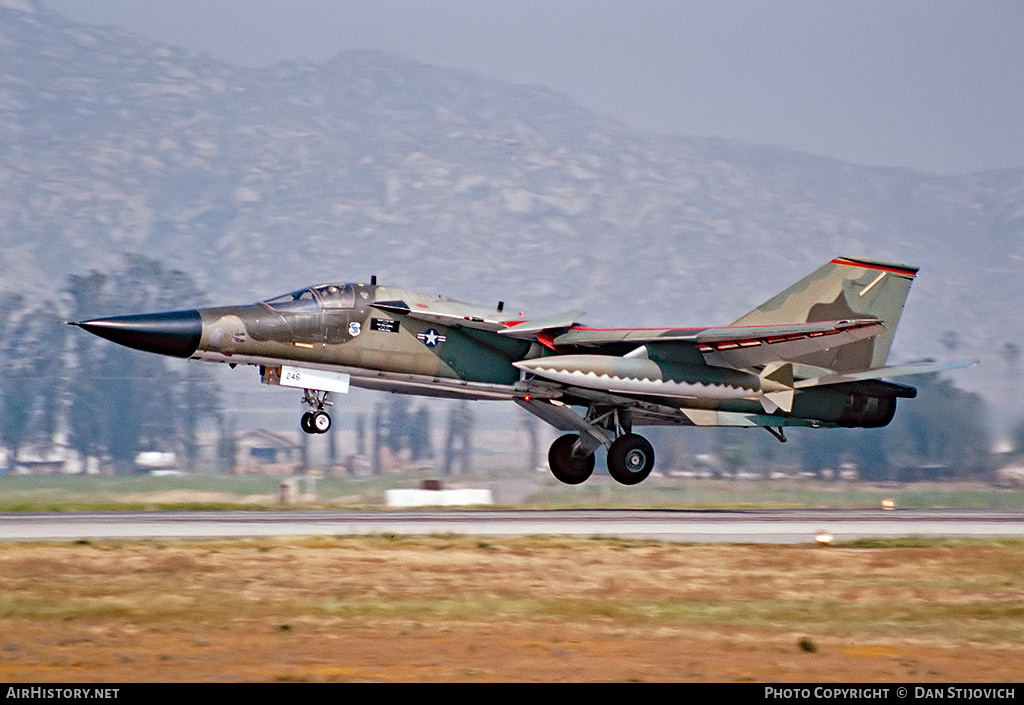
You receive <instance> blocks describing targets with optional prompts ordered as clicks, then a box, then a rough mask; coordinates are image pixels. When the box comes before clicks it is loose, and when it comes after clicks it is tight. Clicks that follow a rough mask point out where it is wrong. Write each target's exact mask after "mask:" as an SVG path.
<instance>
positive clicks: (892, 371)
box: [793, 360, 978, 389]
mask: <svg viewBox="0 0 1024 705" xmlns="http://www.w3.org/2000/svg"><path fill="white" fill-rule="evenodd" d="M977 364H978V362H977V360H956V361H953V362H915V363H909V364H906V365H893V366H891V367H878V368H876V369H873V370H862V371H860V372H839V373H836V374H829V375H823V376H821V377H812V378H811V379H802V380H800V381H798V382H796V383H795V384H794V385H793V386H794V387H795V388H796V389H807V388H808V387H825V386H828V385H832V384H843V383H844V382H863V381H865V380H869V379H883V378H885V377H905V376H907V375H922V374H928V373H931V372H942V371H944V370H956V369H960V368H964V367H974V366H975V365H977Z"/></svg>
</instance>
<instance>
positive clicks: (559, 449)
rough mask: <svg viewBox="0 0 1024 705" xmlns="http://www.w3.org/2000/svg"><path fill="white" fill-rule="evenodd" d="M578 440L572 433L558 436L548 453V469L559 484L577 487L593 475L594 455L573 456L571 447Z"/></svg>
mask: <svg viewBox="0 0 1024 705" xmlns="http://www.w3.org/2000/svg"><path fill="white" fill-rule="evenodd" d="M579 439H580V437H579V436H577V435H576V434H573V433H569V434H566V435H564V436H560V437H559V438H557V439H556V440H555V442H554V443H552V444H551V449H550V450H549V451H548V467H550V468H551V474H552V475H554V476H555V479H556V480H558V481H559V482H564V483H565V484H567V485H578V484H580V483H581V482H586V480H587V478H589V477H590V476H591V475H592V474H593V473H594V454H593V453H590V454H589V455H584V456H575V455H573V454H572V447H573V445H574V444H575V443H576V441H578V440H579Z"/></svg>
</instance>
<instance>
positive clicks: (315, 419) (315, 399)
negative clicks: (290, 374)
mask: <svg viewBox="0 0 1024 705" xmlns="http://www.w3.org/2000/svg"><path fill="white" fill-rule="evenodd" d="M305 392H306V395H305V397H303V399H302V401H303V403H305V404H309V405H310V406H311V407H313V411H307V412H306V413H304V414H303V415H302V420H301V421H300V422H299V425H300V426H301V427H302V430H303V431H305V432H306V433H327V431H328V430H329V429H330V428H331V415H330V414H328V413H327V411H326V409H327V407H329V406H331V402H329V401H327V392H318V391H316V390H314V389H307V390H305Z"/></svg>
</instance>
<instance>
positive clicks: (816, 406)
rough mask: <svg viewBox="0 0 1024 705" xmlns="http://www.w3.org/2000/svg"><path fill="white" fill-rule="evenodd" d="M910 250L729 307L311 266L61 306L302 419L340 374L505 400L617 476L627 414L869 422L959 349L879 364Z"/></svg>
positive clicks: (628, 427) (558, 462)
mask: <svg viewBox="0 0 1024 705" xmlns="http://www.w3.org/2000/svg"><path fill="white" fill-rule="evenodd" d="M916 274H917V268H916V267H913V266H909V265H906V264H896V263H890V262H880V261H874V260H868V259H863V258H854V257H839V258H836V259H833V260H832V261H830V262H828V263H827V264H825V265H824V266H822V267H821V268H819V269H818V270H816V271H815V272H813V273H812V274H810V275H808V276H806V277H805V278H803V279H801V280H800V281H799V282H797V283H796V284H794V285H793V286H791V287H789V288H788V289H786V290H785V291H783V292H781V293H780V294H778V295H776V296H775V297H773V298H771V299H769V300H768V301H767V302H765V303H764V304H762V305H760V306H758V307H757V308H755V309H754V310H752V311H751V312H749V313H747V314H746V315H744V316H742V317H740V318H739V319H737V320H736V321H734V322H733V323H732V324H730V325H728V326H723V327H701V328H657V329H636V328H615V329H608V328H592V327H588V326H585V325H582V324H580V323H579V322H578V321H579V319H580V318H581V316H582V313H581V312H580V311H569V312H566V313H562V314H558V315H553V316H544V317H541V318H530V317H527V316H525V315H523V314H518V315H513V314H509V313H506V312H505V311H504V305H503V304H502V303H501V302H499V303H498V305H497V307H496V308H494V309H488V308H483V307H478V306H473V305H470V304H466V303H463V302H460V301H455V300H452V299H447V298H444V297H442V296H436V295H426V294H421V293H415V292H412V291H406V290H403V289H397V288H394V287H391V286H384V285H380V284H377V281H376V277H373V278H371V280H370V282H369V283H368V284H356V283H342V284H319V285H316V286H311V287H309V288H306V289H300V290H298V291H294V292H291V293H289V294H285V295H283V296H277V297H275V298H271V299H266V300H264V301H259V302H257V303H254V304H249V305H244V306H229V307H216V308H202V309H193V310H187V311H175V312H170V313H150V314H140V315H131V316H117V317H110V318H97V319H93V320H88V321H79V322H74V323H72V325H76V326H78V327H80V328H83V329H85V330H87V331H89V332H90V333H94V334H96V335H99V336H102V337H104V338H106V339H108V340H111V341H113V342H115V343H120V344H121V345H126V346H128V347H131V348H136V349H139V350H144V351H148V352H152V353H159V354H163V355H171V356H175V357H181V358H188V359H191V360H202V361H206V362H220V363H226V364H229V365H231V366H232V367H234V366H236V365H253V366H256V367H258V368H259V372H260V379H261V381H262V382H263V383H265V384H275V385H283V386H286V387H294V388H296V389H298V390H302V392H303V401H304V402H305V403H306V404H307V405H308V406H309V407H310V409H309V411H307V412H306V413H304V414H303V416H302V420H301V427H302V430H303V431H305V432H306V433H324V432H326V431H327V430H328V429H329V428H330V426H331V417H330V416H329V415H328V413H327V408H328V406H330V402H329V401H328V395H330V394H339V393H345V392H347V391H348V389H349V386H350V385H354V386H357V387H364V388H368V389H377V390H383V391H390V392H401V393H407V394H419V395H425V396H434V397H447V398H461V399H504V400H512V401H514V402H515V403H517V404H519V405H520V406H521V407H522V408H524V409H526V410H527V411H529V412H531V413H533V414H535V415H537V416H538V417H540V418H541V419H543V420H544V421H546V422H547V423H549V424H551V425H552V426H554V427H555V428H557V429H559V430H563V431H567V433H566V434H565V435H562V436H561V437H559V438H558V439H557V440H555V442H554V443H553V444H552V445H551V448H550V451H549V453H548V461H549V465H550V468H551V472H552V474H553V475H554V476H555V477H556V478H557V479H559V480H560V481H562V482H565V483H568V484H578V483H581V482H583V481H585V480H586V479H587V478H589V477H590V475H591V474H592V472H593V470H594V464H595V461H594V454H595V452H596V451H597V450H598V449H599V448H602V447H603V448H605V449H606V450H607V460H608V471H609V473H610V474H611V476H612V477H613V478H615V479H616V480H618V481H619V482H621V483H623V484H627V485H633V484H636V483H638V482H641V481H643V480H644V479H645V478H647V476H648V475H649V474H650V473H651V470H652V469H653V467H654V449H653V448H652V447H651V444H650V443H649V442H648V441H647V440H646V439H645V438H644V437H643V436H641V435H639V434H637V433H634V429H635V428H636V427H638V426H645V425H682V426H747V427H762V428H764V429H766V430H768V431H769V432H770V433H772V435H774V436H775V437H776V438H778V439H779V440H780V441H785V440H786V437H785V435H784V428H785V427H786V426H809V427H815V428H817V427H837V426H843V427H865V428H870V427H878V426H885V425H886V424H888V423H889V421H890V420H892V418H893V414H894V413H895V411H896V400H897V399H900V398H912V397H914V396H915V395H916V390H915V389H914V388H913V387H908V386H904V385H901V384H896V383H894V382H890V381H885V380H884V379H883V378H889V377H898V376H902V375H909V374H918V373H923V372H934V371H936V370H940V369H948V368H951V367H958V366H966V365H967V364H970V363H947V364H935V363H920V364H912V365H899V366H895V367H887V366H886V357H887V355H888V353H889V347H890V345H891V344H892V340H893V334H894V333H895V330H896V324H897V323H898V321H899V318H900V314H901V313H902V310H903V304H904V301H905V300H906V297H907V293H908V292H909V289H910V284H911V282H912V281H913V279H914V277H915V276H916Z"/></svg>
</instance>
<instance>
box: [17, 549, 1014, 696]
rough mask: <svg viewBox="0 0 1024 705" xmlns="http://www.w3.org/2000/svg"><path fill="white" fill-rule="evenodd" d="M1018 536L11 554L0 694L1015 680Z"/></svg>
mask: <svg viewBox="0 0 1024 705" xmlns="http://www.w3.org/2000/svg"><path fill="white" fill-rule="evenodd" d="M1022 674H1024V544H1021V543H1020V542H995V541H993V542H968V543H962V542H933V543H926V544H901V543H898V542H893V543H887V544H880V545H874V546H829V547H818V546H746V545H680V544H670V543H659V542H635V541H614V540H604V539H560V538H522V539H502V540H492V539H487V540H484V539H472V538H461V537H447V536H438V537H424V538H413V537H410V538H401V537H358V538H342V537H339V538H308V539H281V540H272V539H261V540H248V541H242V540H239V541H202V542H105V541H101V542H77V543H52V544H28V543H17V544H7V545H0V681H3V682H47V681H61V682H121V683H124V682H178V681H182V682H225V681H226V682H243V681H258V682H268V681H316V682H321V681H327V682H334V681H338V682H352V681H383V682H404V681H459V682H475V681H518V682H524V681H530V682H536V681H541V682H546V681H551V682H555V681H588V682H592V681H615V682H620V681H714V682H763V681H775V682H795V681H803V682H809V681H825V682H870V681H876V682H878V681H886V682H893V681H902V682H926V681H948V682H970V681H989V682H991V681H1019V680H1020V678H1021V676H1022Z"/></svg>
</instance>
